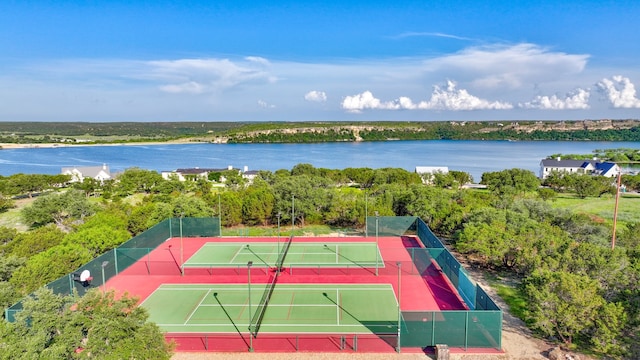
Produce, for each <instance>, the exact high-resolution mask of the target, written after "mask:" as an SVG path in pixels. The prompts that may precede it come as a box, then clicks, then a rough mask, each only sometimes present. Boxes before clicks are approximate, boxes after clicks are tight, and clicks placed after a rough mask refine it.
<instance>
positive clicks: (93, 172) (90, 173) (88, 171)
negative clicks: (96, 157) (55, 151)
mask: <svg viewBox="0 0 640 360" xmlns="http://www.w3.org/2000/svg"><path fill="white" fill-rule="evenodd" d="M74 170H75V171H77V172H79V173H80V174H82V176H84V177H92V178H95V177H96V176H98V175H99V174H100V172H105V173H106V174H107V175H109V166H108V165H101V166H73V167H63V168H62V171H61V172H62V173H63V174H64V173H72V172H74Z"/></svg>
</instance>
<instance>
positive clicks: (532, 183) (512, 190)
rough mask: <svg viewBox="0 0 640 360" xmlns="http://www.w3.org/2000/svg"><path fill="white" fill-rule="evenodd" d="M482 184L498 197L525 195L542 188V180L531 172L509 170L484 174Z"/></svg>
mask: <svg viewBox="0 0 640 360" xmlns="http://www.w3.org/2000/svg"><path fill="white" fill-rule="evenodd" d="M480 183H481V184H484V185H487V188H488V189H489V190H491V191H492V192H494V193H496V194H498V195H507V194H512V195H516V194H518V193H519V194H524V193H526V192H529V191H534V190H536V189H537V188H538V187H539V186H540V180H539V179H538V178H537V177H536V175H535V174H534V173H533V172H532V171H529V170H523V169H508V170H502V171H496V172H486V173H484V174H482V181H481V182H480Z"/></svg>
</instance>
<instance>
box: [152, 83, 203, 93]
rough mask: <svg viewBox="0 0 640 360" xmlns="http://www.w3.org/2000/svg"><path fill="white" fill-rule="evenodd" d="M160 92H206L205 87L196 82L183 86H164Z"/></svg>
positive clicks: (183, 84)
mask: <svg viewBox="0 0 640 360" xmlns="http://www.w3.org/2000/svg"><path fill="white" fill-rule="evenodd" d="M160 90H162V91H164V92H168V93H174V94H178V93H188V94H202V92H204V86H203V85H202V84H199V83H197V82H195V81H189V82H186V83H182V84H172V85H162V86H160Z"/></svg>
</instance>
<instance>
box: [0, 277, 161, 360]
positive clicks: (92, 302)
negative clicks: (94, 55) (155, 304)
mask: <svg viewBox="0 0 640 360" xmlns="http://www.w3.org/2000/svg"><path fill="white" fill-rule="evenodd" d="M136 304H137V299H134V298H131V297H128V296H127V295H125V296H123V297H121V298H119V299H116V297H115V294H114V293H113V292H109V293H106V294H102V293H101V292H100V291H98V290H92V291H89V292H88V293H87V294H86V295H85V296H83V297H81V298H76V297H73V296H69V295H67V296H61V295H54V294H53V293H52V292H51V291H50V290H48V289H45V288H42V289H40V290H38V291H37V292H36V293H35V294H34V295H33V297H30V298H27V299H26V300H25V302H24V309H23V310H22V311H21V312H20V313H18V314H17V315H16V318H17V319H16V321H15V322H13V323H9V322H5V321H2V322H0V349H2V351H0V359H11V360H14V359H170V357H171V352H172V345H171V344H168V343H166V342H165V339H164V335H163V334H162V332H160V329H159V328H158V327H157V326H155V325H154V324H152V323H149V322H147V321H146V320H147V319H148V314H147V312H146V310H145V309H144V308H141V307H138V306H137V305H136Z"/></svg>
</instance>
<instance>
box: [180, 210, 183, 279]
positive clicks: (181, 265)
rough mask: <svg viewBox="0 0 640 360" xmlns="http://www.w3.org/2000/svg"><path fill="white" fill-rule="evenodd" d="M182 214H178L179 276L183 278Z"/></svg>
mask: <svg viewBox="0 0 640 360" xmlns="http://www.w3.org/2000/svg"><path fill="white" fill-rule="evenodd" d="M183 216H184V213H183V214H180V275H182V276H184V245H183V240H182V217H183Z"/></svg>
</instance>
